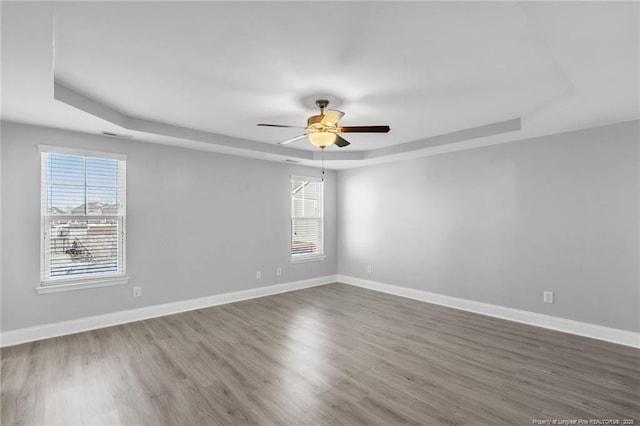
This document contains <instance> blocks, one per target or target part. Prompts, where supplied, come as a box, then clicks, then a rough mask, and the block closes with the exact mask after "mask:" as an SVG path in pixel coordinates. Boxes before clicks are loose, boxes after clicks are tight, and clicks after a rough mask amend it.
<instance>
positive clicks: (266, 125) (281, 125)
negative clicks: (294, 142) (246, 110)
mask: <svg viewBox="0 0 640 426" xmlns="http://www.w3.org/2000/svg"><path fill="white" fill-rule="evenodd" d="M256 126H265V127H293V128H295V129H304V128H305V127H303V126H287V125H285V124H264V123H260V124H256Z"/></svg>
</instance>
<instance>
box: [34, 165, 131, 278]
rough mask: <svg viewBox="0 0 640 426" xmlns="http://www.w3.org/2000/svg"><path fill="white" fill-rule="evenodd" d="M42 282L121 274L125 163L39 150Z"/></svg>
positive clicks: (122, 272) (123, 265)
mask: <svg viewBox="0 0 640 426" xmlns="http://www.w3.org/2000/svg"><path fill="white" fill-rule="evenodd" d="M41 161H42V163H41V179H42V189H41V194H42V199H41V217H42V229H43V232H42V251H41V259H42V261H41V263H42V277H41V279H42V282H43V285H46V284H52V283H54V282H60V281H63V280H72V279H87V278H102V277H108V276H121V275H124V274H125V253H124V250H125V244H124V241H125V211H126V205H125V201H126V195H125V170H126V163H125V161H124V160H118V159H113V158H100V157H92V156H82V155H69V154H60V153H55V152H42V154H41Z"/></svg>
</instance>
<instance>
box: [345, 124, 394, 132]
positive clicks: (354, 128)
mask: <svg viewBox="0 0 640 426" xmlns="http://www.w3.org/2000/svg"><path fill="white" fill-rule="evenodd" d="M389 130H391V128H390V127H389V126H345V127H340V128H338V131H339V132H341V133H387V132H389Z"/></svg>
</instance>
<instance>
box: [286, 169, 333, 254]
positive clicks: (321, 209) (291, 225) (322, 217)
mask: <svg viewBox="0 0 640 426" xmlns="http://www.w3.org/2000/svg"><path fill="white" fill-rule="evenodd" d="M294 179H298V180H307V181H310V182H319V183H321V184H322V197H321V198H320V200H319V201H320V202H319V204H320V208H319V211H320V215H319V216H317V217H316V219H319V222H320V240H321V241H322V245H321V246H322V253H304V254H295V255H294V254H293V253H291V243H292V242H293V235H290V236H289V253H290V254H289V259H290V261H291V263H305V262H317V261H322V260H325V259H326V255H325V250H324V180H323V179H322V178H318V177H312V176H302V175H291V176H289V184H291V181H292V180H294ZM291 196H292V194H291V193H289V203H291ZM293 219H294V218H293V211H290V213H289V220H290V226H289V229H290V230H291V231H290V232H293Z"/></svg>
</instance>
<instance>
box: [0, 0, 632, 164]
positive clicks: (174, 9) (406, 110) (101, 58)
mask: <svg viewBox="0 0 640 426" xmlns="http://www.w3.org/2000/svg"><path fill="white" fill-rule="evenodd" d="M638 22H639V4H638V3H637V2H536V3H515V2H449V3H445V2H407V3H391V2H353V3H351V2H336V3H333V2H332V3H330V2H283V3H274V2H257V3H253V2H251V3H250V2H234V3H231V2H189V3H185V2H59V3H11V2H3V3H2V118H3V119H4V120H10V121H18V122H27V123H32V124H38V125H45V126H52V127H57V128H65V129H70V130H77V131H83V132H90V133H99V132H100V131H102V130H110V131H115V132H118V133H126V134H132V135H134V137H135V139H139V140H144V141H151V142H159V143H168V144H176V145H183V146H190V147H194V148H198V149H209V150H213V151H221V152H230V153H237V154H241V155H248V156H253V157H259V158H267V159H276V160H281V159H284V158H299V159H302V160H303V163H308V164H310V163H313V161H312V159H311V157H310V155H311V153H309V152H308V150H312V149H315V148H314V147H313V146H312V145H311V144H309V143H308V142H307V141H305V140H300V141H298V142H295V143H293V144H291V145H289V146H287V147H286V148H285V147H282V146H278V145H277V142H278V141H280V140H284V139H287V138H289V137H291V136H295V135H296V134H298V133H301V132H300V131H299V130H296V129H277V128H261V127H257V126H256V125H255V124H256V123H259V122H268V123H282V124H292V125H304V124H305V120H306V117H307V116H309V115H311V114H315V113H317V112H316V111H317V110H316V109H315V107H314V106H313V100H314V99H315V98H316V96H317V95H318V96H319V95H326V96H329V97H330V98H331V99H334V100H335V102H334V103H333V104H332V105H331V106H330V107H336V108H339V109H340V110H342V111H344V112H345V113H346V115H345V117H344V118H343V119H342V121H341V123H342V124H343V125H369V124H371V125H379V124H388V125H390V126H391V132H390V133H388V134H382V135H363V134H360V135H354V134H349V135H345V137H346V138H347V139H348V140H349V141H351V142H352V144H351V146H349V147H347V148H343V149H338V148H335V147H332V148H331V149H332V152H331V155H332V156H330V158H332V159H334V161H332V162H331V164H330V166H332V167H334V168H345V167H351V166H355V165H358V164H368V163H370V162H371V161H373V160H366V158H368V156H367V155H366V154H363V155H361V156H360V157H358V156H357V155H356V154H357V153H358V152H374V151H376V150H378V151H376V152H386V151H381V150H383V149H384V148H385V147H390V146H393V145H398V147H399V148H398V149H397V150H396V151H394V152H395V153H396V154H397V153H403V152H404V154H405V156H407V155H408V156H413V155H424V154H429V152H432V151H434V147H433V146H432V145H433V144H431V145H429V144H426V143H425V145H424V146H422V147H421V146H420V145H419V144H418V145H416V144H415V143H414V144H407V145H401V144H405V143H407V142H412V141H421V140H426V141H428V140H430V139H429V138H433V137H434V136H437V135H442V134H445V133H450V132H456V131H459V130H463V129H468V128H472V127H476V126H483V125H486V124H490V123H496V122H501V121H505V120H510V119H514V118H521V119H522V129H521V130H518V131H512V132H509V133H504V134H501V135H494V136H488V137H482V138H475V139H474V140H473V141H471V142H469V141H454V143H451V149H456V143H457V144H458V145H459V146H462V147H465V148H467V147H474V146H480V145H483V144H490V143H500V142H505V141H510V140H517V139H523V138H526V137H532V136H539V135H544V134H551V133H557V132H562V131H569V130H575V129H580V128H586V127H592V126H598V125H603V124H609V123H615V122H621V121H626V120H632V119H637V118H639V117H640V112H639V110H640V108H639V85H638V75H639V74H640V72H639V66H638V62H639V33H638V31H639V26H638ZM53 46H55V54H54V49H53ZM54 81H55V82H56V83H57V84H58V85H60V86H62V87H63V88H66V89H70V90H71V91H72V92H73V93H76V94H78V95H79V96H80V97H82V98H83V99H85V101H86V102H84V104H87V102H91V104H92V105H93V106H94V107H93V108H82V107H81V106H80V105H79V104H78V103H77V102H71V101H67V104H65V103H64V102H59V101H55V100H54V96H53V85H54ZM56 97H57V98H58V99H59V100H63V101H65V99H62V98H60V97H58V96H56ZM66 99H70V98H66ZM69 104H71V105H75V106H76V107H80V109H77V108H73V107H72V106H70V105H69ZM82 109H84V111H83V110H82ZM99 110H100V111H106V110H113V111H111V112H113V113H114V114H115V113H117V114H120V115H118V116H121V117H128V119H130V120H133V119H143V120H146V121H145V122H146V123H149V122H151V123H153V124H154V126H147V127H145V129H147V130H148V131H141V130H140V129H141V128H142V127H141V126H137V127H136V126H128V129H123V126H124V127H127V125H126V124H125V123H126V120H125V121H118V120H113V119H109V120H105V119H104V118H109V117H111V116H107V115H105V114H99V113H97V112H96V111H99ZM86 111H90V112H92V113H93V114H90V113H88V112H86ZM96 115H97V116H96ZM99 117H103V118H99ZM155 124H158V125H159V126H155ZM163 124H166V125H169V126H162V125H163ZM190 129H193V130H198V131H201V132H206V133H199V134H206V135H207V137H206V138H202V137H201V138H193V137H191V136H190V135H192V134H193V133H189V131H190ZM219 135H225V136H232V137H234V138H237V139H230V138H227V139H226V142H224V143H223V142H220V143H219V142H218V141H223V140H225V138H222V137H220V136H219ZM247 141H253V142H247ZM233 143H238V144H239V145H238V146H241V145H242V144H244V145H242V146H243V147H242V149H241V150H234V146H233ZM264 144H266V145H264ZM460 144H462V145H460ZM267 145H269V146H268V147H267ZM263 147H264V148H263ZM403 147H407V148H406V149H404V148H403ZM409 147H411V148H409ZM418 148H422V149H418ZM438 149H439V150H440V151H441V150H442V147H440V148H438ZM333 151H335V152H333ZM349 155H351V157H349ZM340 156H343V157H344V158H350V159H351V160H352V161H340V160H339V158H340ZM371 157H372V156H371ZM378 157H380V156H378ZM395 157H397V155H396V156H395ZM357 158H360V159H359V160H356V159H357Z"/></svg>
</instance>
